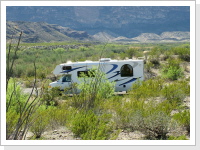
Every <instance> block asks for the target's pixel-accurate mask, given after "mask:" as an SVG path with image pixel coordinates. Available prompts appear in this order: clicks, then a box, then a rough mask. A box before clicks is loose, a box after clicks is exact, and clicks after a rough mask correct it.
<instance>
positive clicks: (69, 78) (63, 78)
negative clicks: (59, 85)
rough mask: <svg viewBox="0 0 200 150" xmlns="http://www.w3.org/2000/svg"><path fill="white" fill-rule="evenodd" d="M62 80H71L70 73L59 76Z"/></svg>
mask: <svg viewBox="0 0 200 150" xmlns="http://www.w3.org/2000/svg"><path fill="white" fill-rule="evenodd" d="M60 80H61V81H62V82H71V75H69V74H68V75H64V76H62V77H61V78H60Z"/></svg>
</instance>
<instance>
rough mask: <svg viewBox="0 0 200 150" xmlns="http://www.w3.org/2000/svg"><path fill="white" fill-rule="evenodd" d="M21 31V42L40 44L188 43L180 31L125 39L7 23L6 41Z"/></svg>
mask: <svg viewBox="0 0 200 150" xmlns="http://www.w3.org/2000/svg"><path fill="white" fill-rule="evenodd" d="M21 31H23V38H22V42H24V43H41V42H59V41H74V40H78V41H99V42H144V43H145V42H189V40H190V33H189V32H182V31H173V32H163V33H161V34H160V35H158V34H155V33H142V34H140V35H139V36H137V37H132V38H127V37H124V36H116V35H115V34H112V33H109V32H108V33H107V32H98V33H96V34H95V35H90V34H88V33H87V32H86V31H77V30H73V29H71V28H69V27H62V26H59V25H56V24H48V23H45V22H23V21H17V22H14V21H7V23H6V39H7V40H9V39H11V38H12V37H13V39H18V36H19V33H20V32H21Z"/></svg>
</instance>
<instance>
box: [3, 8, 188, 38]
mask: <svg viewBox="0 0 200 150" xmlns="http://www.w3.org/2000/svg"><path fill="white" fill-rule="evenodd" d="M6 19H7V21H29V22H47V23H49V24H58V25H59V26H63V27H69V28H71V29H73V30H78V31H86V32H87V33H88V34H90V35H95V34H98V33H99V32H100V33H107V34H109V35H111V36H113V37H114V38H118V37H125V39H126V38H134V37H137V36H144V35H141V34H142V33H154V34H157V35H159V36H160V35H161V34H162V33H163V32H174V31H182V32H189V31H190V7H187V6H176V7H175V6H169V7H168V6H140V7H139V6H138V7H136V6H126V7H125V6H123V7H120V6H114V7H112V6H104V7H103V6H98V7H94V6H92V7H86V6H85V7H82V6H77V7H73V6H68V7H66V6H60V7H55V6H52V7H49V6H45V7H41V6H35V7H33V6H29V7H28V6H9V7H7V9H6ZM46 30H48V28H47V29H46ZM63 30H65V29H63ZM82 34H85V33H82ZM151 36H152V35H151ZM33 38H35V37H33ZM36 38H37V37H36ZM157 38H158V39H159V38H160V37H157ZM123 39H124V38H120V40H123ZM133 40H135V39H133ZM136 40H138V39H136Z"/></svg>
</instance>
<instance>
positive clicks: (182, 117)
mask: <svg viewBox="0 0 200 150" xmlns="http://www.w3.org/2000/svg"><path fill="white" fill-rule="evenodd" d="M173 119H175V120H177V121H178V123H179V124H180V125H182V126H183V127H185V128H186V130H187V132H188V134H190V110H184V111H183V112H180V113H177V114H175V115H174V116H173Z"/></svg>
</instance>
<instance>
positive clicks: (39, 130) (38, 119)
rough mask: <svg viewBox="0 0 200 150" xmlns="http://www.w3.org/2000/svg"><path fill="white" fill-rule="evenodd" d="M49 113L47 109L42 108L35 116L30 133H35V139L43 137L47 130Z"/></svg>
mask: <svg viewBox="0 0 200 150" xmlns="http://www.w3.org/2000/svg"><path fill="white" fill-rule="evenodd" d="M49 118H50V116H48V111H47V110H46V109H45V107H40V108H39V109H38V110H37V111H36V113H35V114H34V116H33V122H32V124H31V127H30V131H31V132H33V134H34V136H35V138H40V137H41V135H42V134H43V133H44V132H45V131H46V130H47V128H48V125H49Z"/></svg>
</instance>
